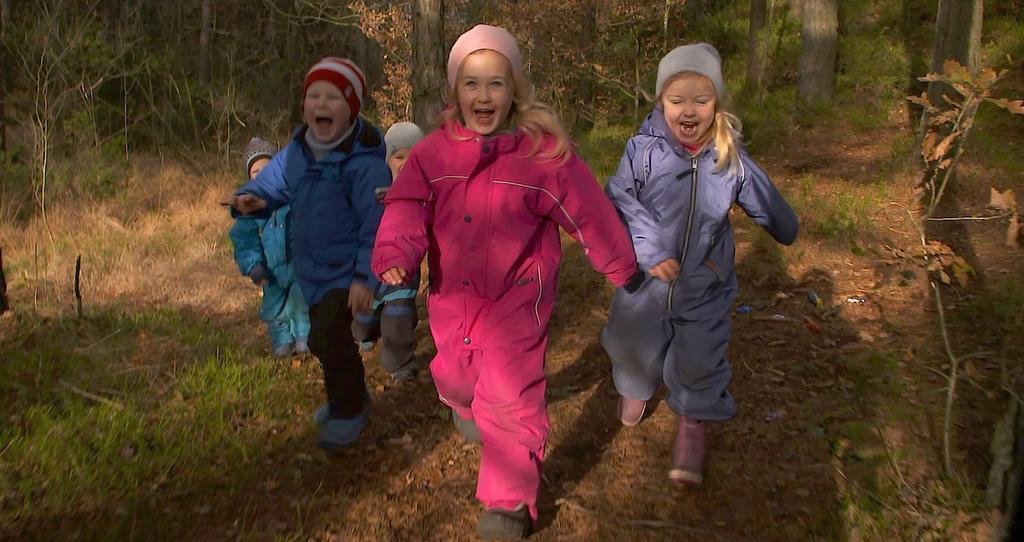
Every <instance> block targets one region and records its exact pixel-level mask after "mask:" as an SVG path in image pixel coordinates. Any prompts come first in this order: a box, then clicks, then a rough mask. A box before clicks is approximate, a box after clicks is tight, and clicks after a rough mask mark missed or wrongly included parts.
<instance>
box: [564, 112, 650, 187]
mask: <svg viewBox="0 0 1024 542" xmlns="http://www.w3.org/2000/svg"><path fill="white" fill-rule="evenodd" d="M639 127H640V125H639V124H637V125H636V126H627V125H624V124H613V125H609V126H602V127H597V128H594V129H593V130H591V131H589V132H587V133H586V134H584V135H583V137H580V138H579V140H578V141H577V143H578V144H579V154H580V156H581V157H582V158H583V160H584V161H585V162H586V163H587V165H588V166H590V170H591V171H592V172H593V173H594V177H596V178H597V181H598V182H599V183H601V185H602V186H604V184H605V183H607V182H608V177H610V176H611V175H612V174H614V173H615V169H616V168H617V167H618V165H619V160H620V159H621V158H622V153H623V152H624V151H625V150H626V142H627V141H629V138H631V137H633V136H634V135H635V134H636V131H637V129H638V128H639Z"/></svg>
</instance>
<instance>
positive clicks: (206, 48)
mask: <svg viewBox="0 0 1024 542" xmlns="http://www.w3.org/2000/svg"><path fill="white" fill-rule="evenodd" d="M212 1H213V0H203V1H202V7H201V10H200V16H199V80H200V81H202V82H203V83H209V82H210V12H211V11H212V9H211V6H210V2H212Z"/></svg>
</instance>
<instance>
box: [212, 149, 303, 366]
mask: <svg viewBox="0 0 1024 542" xmlns="http://www.w3.org/2000/svg"><path fill="white" fill-rule="evenodd" d="M243 154H244V160H245V163H244V166H245V173H246V179H250V180H251V179H254V178H255V177H256V175H257V174H258V173H259V172H260V171H261V170H262V169H263V168H264V167H266V165H267V164H269V163H270V159H271V158H273V157H274V155H275V154H277V147H276V146H275V145H274V144H273V143H270V142H269V141H266V140H263V139H260V138H258V137H254V138H252V139H251V140H250V141H249V145H247V146H246V147H245V151H244V153H243ZM289 210H290V206H289V205H285V206H284V207H281V208H279V209H277V210H276V211H274V212H273V213H271V214H270V218H258V217H243V218H239V219H238V220H236V221H235V225H234V226H232V228H231V231H230V232H229V235H230V237H231V242H232V244H233V245H234V247H235V262H236V263H238V270H239V271H241V272H242V274H243V275H245V276H247V277H249V279H250V280H252V283H253V284H255V285H257V286H262V287H263V303H262V304H261V305H260V318H261V319H262V320H263V321H264V322H266V323H267V334H268V335H270V344H271V347H272V348H273V351H274V355H275V356H277V357H279V358H283V357H288V356H291V355H292V354H293V353H294V354H304V353H307V352H309V346H308V345H307V339H308V337H309V306H308V305H307V304H306V300H305V299H304V298H303V297H302V290H301V289H300V288H299V285H298V284H297V283H296V282H295V270H294V268H293V267H292V251H291V242H290V240H291V232H290V229H289V224H290V222H291V217H290V215H289Z"/></svg>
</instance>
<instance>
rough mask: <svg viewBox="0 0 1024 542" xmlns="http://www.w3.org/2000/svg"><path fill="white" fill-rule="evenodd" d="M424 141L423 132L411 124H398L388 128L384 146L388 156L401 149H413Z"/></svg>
mask: <svg viewBox="0 0 1024 542" xmlns="http://www.w3.org/2000/svg"><path fill="white" fill-rule="evenodd" d="M421 139H423V130H420V127H419V126H416V125H415V124H413V123H411V122H396V123H395V124H392V125H391V127H390V128H388V131H387V133H385V134H384V146H385V147H386V148H387V156H385V158H391V155H392V154H394V152H395V151H397V150H399V149H411V148H412V146H413V145H415V144H416V143H418V142H419V140H421Z"/></svg>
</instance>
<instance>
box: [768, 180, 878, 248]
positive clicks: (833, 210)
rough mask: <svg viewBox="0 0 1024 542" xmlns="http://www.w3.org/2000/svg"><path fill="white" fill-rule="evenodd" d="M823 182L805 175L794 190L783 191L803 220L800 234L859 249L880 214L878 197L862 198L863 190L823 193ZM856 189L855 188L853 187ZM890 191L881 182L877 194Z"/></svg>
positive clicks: (864, 196)
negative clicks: (875, 215)
mask: <svg viewBox="0 0 1024 542" xmlns="http://www.w3.org/2000/svg"><path fill="white" fill-rule="evenodd" d="M819 182H820V179H818V178H817V177H815V176H814V175H804V176H803V177H801V178H799V179H798V182H797V184H796V187H795V189H792V188H791V189H789V190H784V192H785V197H786V200H787V201H788V202H789V203H790V204H791V205H792V206H793V209H794V210H795V211H796V214H797V216H799V217H800V228H801V234H809V235H811V236H813V237H816V238H819V239H824V240H829V241H834V242H836V243H840V244H846V245H849V246H850V247H851V248H852V247H856V246H859V239H860V237H861V235H862V234H864V233H866V230H867V229H868V228H869V226H870V224H871V217H872V216H874V214H875V212H877V210H878V209H877V205H878V204H877V200H876V199H875V195H873V194H871V193H868V194H866V195H862V194H860V193H859V192H861V190H857V191H854V190H848V191H836V190H829V191H825V190H822V189H821V187H820V186H818V183H819ZM851 188H853V187H851ZM886 190H887V186H886V183H885V182H884V181H883V180H879V181H878V183H877V184H875V185H874V189H873V191H874V192H884V191H886Z"/></svg>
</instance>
